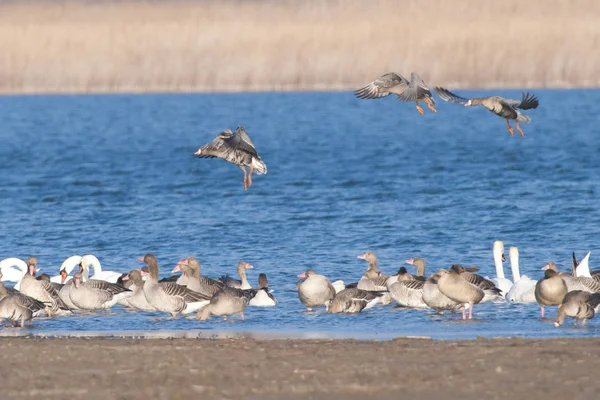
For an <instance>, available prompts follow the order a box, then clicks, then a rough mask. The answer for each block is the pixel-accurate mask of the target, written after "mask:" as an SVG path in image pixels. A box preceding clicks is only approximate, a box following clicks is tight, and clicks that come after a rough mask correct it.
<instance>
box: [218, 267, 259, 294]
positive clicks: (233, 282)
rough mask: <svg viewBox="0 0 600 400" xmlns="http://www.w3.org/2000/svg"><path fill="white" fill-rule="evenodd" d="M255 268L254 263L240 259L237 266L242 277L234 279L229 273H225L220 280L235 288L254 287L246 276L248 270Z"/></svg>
mask: <svg viewBox="0 0 600 400" xmlns="http://www.w3.org/2000/svg"><path fill="white" fill-rule="evenodd" d="M252 268H254V267H253V266H252V265H250V264H248V263H247V262H245V261H240V262H239V263H238V266H237V273H238V275H239V277H240V279H239V280H238V279H233V278H231V277H230V276H229V275H224V276H222V277H220V278H219V279H218V280H219V281H221V282H223V283H224V284H225V286H228V287H232V288H235V289H252V285H250V283H248V279H247V278H246V270H249V269H252Z"/></svg>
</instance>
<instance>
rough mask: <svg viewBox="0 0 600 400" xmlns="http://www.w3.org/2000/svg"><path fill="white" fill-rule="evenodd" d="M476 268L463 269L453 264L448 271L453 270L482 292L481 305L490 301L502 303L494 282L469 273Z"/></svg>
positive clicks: (502, 299)
mask: <svg viewBox="0 0 600 400" xmlns="http://www.w3.org/2000/svg"><path fill="white" fill-rule="evenodd" d="M477 268H478V267H463V266H462V265H459V264H455V265H453V266H452V267H450V269H455V270H456V272H458V273H459V274H460V275H461V277H462V278H463V279H466V280H467V281H469V282H470V283H472V284H474V285H475V286H477V287H479V288H480V289H482V290H483V294H484V296H483V300H481V303H487V302H490V301H504V300H505V299H504V297H502V296H501V293H502V291H501V290H500V289H498V288H497V287H496V284H495V283H494V282H492V281H491V280H490V279H487V278H485V277H483V276H481V275H479V274H475V273H473V272H471V271H474V270H476V269H477Z"/></svg>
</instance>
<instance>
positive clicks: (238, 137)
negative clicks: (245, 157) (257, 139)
mask: <svg viewBox="0 0 600 400" xmlns="http://www.w3.org/2000/svg"><path fill="white" fill-rule="evenodd" d="M227 141H228V142H229V144H230V145H231V147H233V148H234V149H236V150H242V151H245V152H246V153H249V154H251V155H253V156H254V157H258V153H257V152H256V147H254V143H252V140H250V136H249V135H248V132H246V129H244V127H243V126H238V127H237V129H236V130H235V132H234V133H233V136H232V137H231V139H228V140H227Z"/></svg>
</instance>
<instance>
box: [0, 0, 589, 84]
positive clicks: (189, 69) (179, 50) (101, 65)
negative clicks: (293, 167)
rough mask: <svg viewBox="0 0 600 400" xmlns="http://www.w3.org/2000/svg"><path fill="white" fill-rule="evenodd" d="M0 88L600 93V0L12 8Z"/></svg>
mask: <svg viewBox="0 0 600 400" xmlns="http://www.w3.org/2000/svg"><path fill="white" fill-rule="evenodd" d="M0 48H1V49H2V51H1V52H0V92H3V93H62V92H78V93H85V92H192V91H193V92H196V91H206V92H211V91H270V90H277V91H279V90H290V91H297V90H348V89H353V88H356V87H358V86H361V85H363V84H364V83H366V82H368V81H371V80H373V79H374V78H375V77H377V76H379V75H380V74H382V73H385V72H388V71H396V72H399V73H401V74H403V75H406V76H408V75H410V72H411V71H415V72H418V73H419V74H420V75H421V77H422V78H423V79H424V80H425V81H426V82H427V83H428V84H430V85H445V86H450V87H464V88H492V87H496V88H520V87H554V88H562V87H597V86H598V85H599V83H600V70H599V69H598V68H597V65H598V64H599V63H600V51H598V49H600V1H597V0H573V1H565V0H527V1H523V0H504V1H492V0H456V1H448V0H380V1H375V0H364V1H359V0H343V1H342V0H335V1H334V0H331V1H291V0H290V1H276V0H246V1H240V0H237V1H236V0H222V1H192V0H188V1H185V0H174V1H167V0H163V1H161V0H157V1H129V0H123V1H100V0H97V1H76V0H71V1H50V0H47V1H42V0H38V1H2V3H0Z"/></svg>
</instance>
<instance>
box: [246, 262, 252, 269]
mask: <svg viewBox="0 0 600 400" xmlns="http://www.w3.org/2000/svg"><path fill="white" fill-rule="evenodd" d="M252 268H254V267H253V266H252V265H250V264H248V263H246V269H252Z"/></svg>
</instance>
